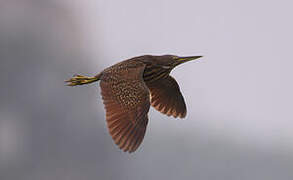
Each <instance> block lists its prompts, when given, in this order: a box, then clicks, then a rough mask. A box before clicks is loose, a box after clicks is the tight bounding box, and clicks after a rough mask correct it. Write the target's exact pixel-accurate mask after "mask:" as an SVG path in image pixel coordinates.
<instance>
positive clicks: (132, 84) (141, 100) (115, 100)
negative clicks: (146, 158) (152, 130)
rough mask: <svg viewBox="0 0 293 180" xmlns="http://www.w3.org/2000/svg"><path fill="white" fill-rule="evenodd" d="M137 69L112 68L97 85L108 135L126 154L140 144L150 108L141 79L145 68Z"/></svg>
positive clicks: (147, 92)
mask: <svg viewBox="0 0 293 180" xmlns="http://www.w3.org/2000/svg"><path fill="white" fill-rule="evenodd" d="M136 66H138V67H136ZM136 66H131V67H128V68H122V70H121V69H119V66H118V67H114V68H112V69H110V70H109V71H108V72H106V73H105V74H104V75H103V78H102V79H101V83H100V86H101V90H102V92H101V94H102V97H103V101H104V105H105V109H106V120H107V125H108V129H109V133H110V134H111V136H112V138H113V140H114V141H115V143H116V144H117V145H118V146H119V148H120V149H122V150H123V151H128V152H133V151H135V150H136V149H137V148H138V146H139V145H140V144H141V142H142V140H143V138H144V135H145V131H146V126H147V123H148V115H147V113H148V111H149V108H150V100H149V90H148V88H147V86H146V85H145V83H144V81H143V78H142V73H143V71H144V65H143V64H137V65H136ZM121 67H122V66H120V68H121Z"/></svg>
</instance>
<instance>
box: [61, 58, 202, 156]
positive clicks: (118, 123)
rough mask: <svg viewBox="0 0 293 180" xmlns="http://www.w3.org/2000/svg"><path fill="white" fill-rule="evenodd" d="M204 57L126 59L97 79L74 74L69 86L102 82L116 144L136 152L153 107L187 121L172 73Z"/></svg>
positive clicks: (105, 104)
mask: <svg viewBox="0 0 293 180" xmlns="http://www.w3.org/2000/svg"><path fill="white" fill-rule="evenodd" d="M201 57H202V56H189V57H179V56H174V55H163V56H152V55H144V56H139V57H134V58H131V59H128V60H124V61H122V62H120V63H117V64H115V65H113V66H111V67H108V68H106V69H105V70H103V71H102V72H101V73H99V74H97V75H96V76H94V77H87V76H82V75H74V76H73V77H72V78H71V79H69V80H67V81H65V82H66V83H67V84H66V85H68V86H77V85H84V84H89V83H93V82H96V81H99V80H100V81H101V82H100V87H101V95H102V99H103V103H104V106H105V110H106V121H107V126H108V130H109V133H110V135H111V136H112V139H113V140H114V142H115V144H116V145H118V146H119V148H120V149H122V150H123V151H127V152H129V153H131V152H134V151H135V150H136V149H137V148H138V147H139V145H140V144H141V142H142V140H143V138H144V135H145V132H146V127H147V124H148V112H149V108H150V105H151V106H153V107H154V108H155V109H156V110H158V111H160V112H161V113H163V114H166V115H167V116H173V117H174V118H177V117H179V118H184V117H185V116H186V105H185V101H184V98H183V96H182V94H181V92H180V88H179V86H178V84H177V82H176V80H175V79H174V78H173V77H172V76H170V75H169V74H170V72H171V70H172V69H173V68H175V67H176V66H178V65H180V64H182V63H185V62H188V61H191V60H194V59H198V58H201Z"/></svg>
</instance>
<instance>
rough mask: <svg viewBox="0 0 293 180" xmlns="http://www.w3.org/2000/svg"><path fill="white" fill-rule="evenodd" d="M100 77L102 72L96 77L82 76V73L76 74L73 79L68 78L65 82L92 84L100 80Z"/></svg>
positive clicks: (69, 83)
mask: <svg viewBox="0 0 293 180" xmlns="http://www.w3.org/2000/svg"><path fill="white" fill-rule="evenodd" d="M100 77H101V73H100V74H98V75H96V76H94V77H88V76H82V75H79V74H76V75H74V76H73V77H72V78H71V79H69V80H66V81H65V83H67V84H66V86H77V85H84V84H90V83H93V82H96V81H98V80H100Z"/></svg>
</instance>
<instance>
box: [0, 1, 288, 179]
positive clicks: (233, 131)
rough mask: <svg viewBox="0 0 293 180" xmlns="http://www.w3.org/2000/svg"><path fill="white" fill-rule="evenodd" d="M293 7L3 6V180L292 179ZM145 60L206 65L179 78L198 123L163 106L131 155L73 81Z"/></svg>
mask: <svg viewBox="0 0 293 180" xmlns="http://www.w3.org/2000/svg"><path fill="white" fill-rule="evenodd" d="M291 7H292V3H291V2H290V1H260V0H258V1H252V0H247V1H242V2H238V1H228V0H224V1H207V0H205V1H204V0H201V1H191V0H190V1H187V0H181V1H167V0H164V1H163V0H159V1H158V0H149V1H134V0H124V1H114V0H96V1H90V0H84V1H68V0H62V1H60V0H59V1H57V0H56V1H54V0H52V1H33V0H24V1H21V2H19V1H16V0H10V1H8V0H3V1H1V5H0V80H1V82H2V85H1V87H0V98H1V102H0V176H1V177H2V178H1V179H4V180H6V179H7V180H18V179H22V180H39V179H48V180H49V179H57V180H59V179H60V180H61V179H62V180H63V179H65V180H66V179H68V180H69V179H70V180H75V179H76V180H79V179H118V178H119V179H122V180H124V179H125V180H129V179H142V180H148V179H167V178H168V179H176V180H177V179H199V180H207V179H223V180H229V179H231V180H235V179H241V180H243V179H247V180H254V179H255V180H259V179H265V180H269V179H281V180H287V179H288V180H289V179H292V177H293V172H292V167H293V156H292V153H293V132H292V128H293V122H292V121H293V115H292V110H291V109H292V106H293V95H292V91H293V85H292V76H293V73H292V70H291V69H292V65H293V62H292V53H291V49H289V48H291V47H292V42H293V36H292V30H293V24H292V18H291V17H292V16H293V13H292V10H291ZM142 54H156V55H159V54H176V55H203V56H204V58H202V59H201V60H199V61H197V62H190V63H188V64H184V65H182V66H179V67H177V68H176V69H175V70H174V71H173V72H172V75H173V76H174V77H175V78H176V80H177V81H178V83H179V85H180V87H181V91H182V93H183V96H184V97H185V100H186V104H187V112H188V114H187V117H186V119H184V120H175V119H173V118H170V117H167V116H164V115H162V114H160V113H159V112H156V111H155V110H154V109H151V110H150V113H149V119H150V123H149V125H148V129H147V134H146V136H145V139H144V141H143V143H142V145H141V147H140V148H139V149H138V151H137V152H135V153H133V154H127V153H123V152H121V151H120V150H119V149H118V148H117V147H116V146H115V145H114V143H113V142H112V139H111V137H110V135H109V134H108V132H107V129H106V124H105V118H104V116H105V112H104V108H103V105H102V100H101V96H100V89H99V86H98V85H89V86H85V87H78V88H69V87H64V86H63V80H64V79H67V78H69V77H70V76H72V74H74V73H83V74H86V75H94V74H96V73H98V72H99V71H102V70H103V69H104V68H106V67H108V66H110V65H112V64H115V63H117V62H119V61H121V60H124V59H127V58H130V57H133V56H138V55H142Z"/></svg>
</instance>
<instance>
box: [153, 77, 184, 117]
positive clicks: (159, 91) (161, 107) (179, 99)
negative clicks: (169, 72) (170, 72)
mask: <svg viewBox="0 0 293 180" xmlns="http://www.w3.org/2000/svg"><path fill="white" fill-rule="evenodd" d="M148 88H149V90H150V92H151V105H152V106H153V107H154V108H155V109H156V110H158V111H160V112H161V113H164V114H166V115H168V116H171V115H172V116H173V117H175V118H176V117H180V118H184V117H185V116H186V105H185V101H184V98H183V96H182V94H181V92H180V88H179V86H178V84H177V82H176V80H175V79H174V78H173V77H171V76H168V77H167V78H165V79H162V80H159V81H156V82H153V83H152V84H148Z"/></svg>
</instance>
